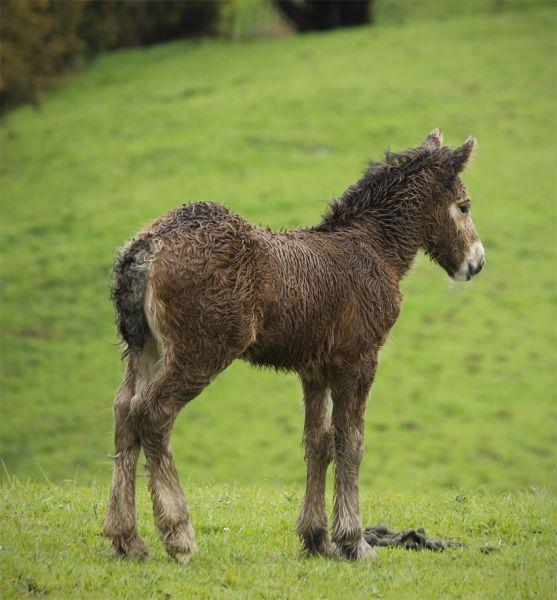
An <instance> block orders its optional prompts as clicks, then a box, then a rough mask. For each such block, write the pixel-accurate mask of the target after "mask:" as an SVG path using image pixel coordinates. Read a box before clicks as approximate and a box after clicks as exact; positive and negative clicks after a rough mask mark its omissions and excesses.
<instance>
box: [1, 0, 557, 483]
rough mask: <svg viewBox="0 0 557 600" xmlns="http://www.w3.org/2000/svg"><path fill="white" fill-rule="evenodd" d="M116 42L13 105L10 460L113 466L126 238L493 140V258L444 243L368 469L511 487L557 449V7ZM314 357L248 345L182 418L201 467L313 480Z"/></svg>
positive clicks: (385, 398)
mask: <svg viewBox="0 0 557 600" xmlns="http://www.w3.org/2000/svg"><path fill="white" fill-rule="evenodd" d="M529 6H530V9H529V10H527V11H526V10H522V11H507V12H505V11H503V12H500V13H497V14H495V15H490V16H489V18H486V17H485V15H482V14H480V15H478V16H472V15H465V16H461V17H459V18H458V19H454V20H445V21H443V22H438V21H427V20H418V21H417V22H416V23H414V24H409V23H407V24H406V25H405V26H396V25H384V26H381V27H379V26H378V27H376V28H361V29H357V30H353V31H343V32H338V33H331V34H326V35H311V36H304V37H291V38H286V39H282V40H272V41H262V42H258V43H252V44H248V43H243V44H233V45H230V44H225V43H223V42H215V41H208V42H199V43H182V42H178V43H172V44H168V45H164V46H159V47H152V48H149V49H146V50H130V51H123V52H116V53H113V54H110V55H106V56H102V57H101V58H100V59H99V60H97V61H96V62H95V64H94V65H93V66H92V68H91V69H90V70H89V71H87V72H86V73H85V74H83V75H82V76H80V77H77V78H75V79H72V80H69V81H68V82H67V84H66V85H64V86H63V87H61V88H60V89H58V90H55V91H53V92H52V93H50V94H48V95H47V96H46V98H45V101H44V104H43V106H42V107H41V108H40V110H36V109H34V108H31V107H28V108H22V109H20V110H18V111H16V112H14V113H12V114H10V115H9V116H8V118H7V119H6V120H5V122H4V124H3V125H2V149H3V157H2V178H3V179H2V199H3V209H2V252H3V262H2V283H3V292H2V315H1V317H2V456H3V459H4V461H5V463H6V466H7V468H8V471H9V472H10V473H13V474H16V475H18V476H23V477H32V478H37V477H42V473H43V472H44V473H45V474H46V475H47V476H48V477H49V478H50V479H53V480H62V479H77V480H78V481H79V482H83V483H86V482H90V481H92V480H101V481H107V480H108V478H109V474H110V469H111V464H110V461H109V460H108V459H107V458H106V455H107V453H109V452H110V451H111V448H112V443H111V429H112V398H113V394H114V392H115V389H116V388H117V386H118V383H119V380H120V378H121V374H122V365H121V363H120V360H119V351H118V348H117V347H116V337H115V330H114V326H113V312H112V307H111V305H110V303H109V300H108V290H109V285H110V270H111V263H112V260H113V254H114V249H115V248H116V247H117V246H118V245H119V244H121V243H122V241H123V240H125V239H128V238H130V237H131V236H132V235H133V234H134V233H135V232H136V231H137V230H138V228H139V227H141V226H142V225H144V224H145V223H147V222H148V221H149V220H151V219H153V218H155V217H156V216H158V215H159V214H161V213H162V212H163V211H165V210H168V209H170V208H171V207H173V206H176V205H178V204H180V203H182V202H188V201H191V200H195V199H209V200H218V201H220V202H222V203H225V204H226V205H227V206H229V207H230V208H232V209H233V210H235V211H237V212H239V213H240V214H241V215H243V216H245V217H246V218H247V219H249V220H251V221H253V222H256V223H262V224H268V225H271V226H274V227H296V226H299V225H303V224H311V223H314V222H316V221H317V220H318V219H319V217H320V214H321V213H322V212H323V211H324V208H325V204H326V202H327V201H328V200H329V199H330V198H331V197H332V196H333V195H335V194H339V193H341V192H342V191H343V190H344V189H345V187H346V186H347V185H348V184H350V183H351V182H352V181H354V180H355V179H356V178H357V177H358V176H359V174H360V172H361V170H362V169H363V168H364V166H365V162H366V160H367V159H369V158H370V157H379V156H381V153H382V151H383V148H384V147H385V146H387V145H390V146H391V147H392V148H393V149H398V148H406V147H408V146H410V145H414V144H417V143H419V142H420V141H421V140H422V139H423V137H424V136H425V135H426V134H427V133H428V132H429V131H430V130H431V129H432V128H433V127H435V126H440V127H442V128H444V130H445V134H446V139H447V141H448V142H449V143H453V144H457V143H461V142H462V141H463V140H464V138H465V137H466V135H468V134H469V133H473V134H474V135H476V136H477V138H478V140H479V148H480V149H479V152H478V156H477V159H476V160H475V164H474V165H473V166H472V168H471V169H470V171H469V172H468V173H467V174H466V177H465V179H466V183H467V185H468V188H469V191H470V193H471V195H472V197H473V198H474V199H475V206H474V218H475V222H476V224H477V226H478V228H479V231H480V233H481V234H482V238H483V242H484V245H485V247H486V251H487V259H488V266H487V268H486V269H485V272H483V273H482V274H481V276H480V277H479V278H478V279H477V280H475V281H474V282H472V283H471V284H469V285H462V286H456V285H454V286H453V285H447V283H446V281H447V279H446V276H445V275H444V273H443V272H442V271H441V270H440V269H439V268H438V267H435V266H434V265H431V264H429V263H428V262H427V261H426V259H425V258H423V257H420V259H419V260H418V261H417V264H416V268H415V269H414V271H413V272H412V274H411V275H410V276H409V277H408V278H407V280H406V281H405V282H404V285H403V289H404V292H405V295H406V301H405V304H404V306H403V309H402V314H401V317H400V319H399V322H398V323H397V324H396V326H395V328H394V330H393V333H392V336H391V339H390V341H389V343H388V345H387V346H386V348H385V350H384V352H383V355H382V357H381V364H380V370H379V375H378V379H377V382H376V385H375V387H374V389H373V392H372V399H371V401H370V405H369V411H368V419H367V454H366V458H365V460H364V464H363V469H362V477H363V481H364V484H365V485H374V486H376V487H377V488H378V489H384V488H386V487H388V488H390V489H398V490H403V489H406V488H407V487H408V485H412V487H413V488H415V487H424V488H428V489H431V488H458V487H466V488H475V487H478V486H483V487H485V488H486V489H488V490H490V491H504V490H509V489H514V488H516V487H524V486H528V485H534V486H540V485H546V484H547V483H548V481H549V480H550V478H551V476H552V470H553V469H554V465H555V462H554V461H555V453H554V452H553V450H552V449H554V448H555V411H554V409H555V402H554V401H555V386H556V376H555V364H556V348H557V346H556V344H555V337H556V335H555V334H556V331H555V330H556V328H555V304H554V300H555V288H556V286H555V258H556V252H555V250H556V248H555V227H556V222H557V221H556V203H555V198H556V180H555V168H556V164H557V161H556V144H555V136H554V135H550V134H549V132H550V131H551V130H552V129H554V127H555V121H556V119H555V106H556V90H557V82H556V71H555V59H554V57H555V53H556V47H555V46H556V43H555V41H556V36H555V30H556V23H555V9H554V7H553V8H547V7H544V6H540V7H538V8H536V4H532V3H530V4H529ZM300 399H301V395H300V391H299V387H298V383H297V381H296V379H295V377H294V376H285V375H276V374H274V373H269V372H258V371H255V370H251V369H250V368H248V366H246V365H244V364H235V365H233V366H232V367H231V368H230V369H229V370H228V371H226V372H225V373H224V374H223V375H222V376H221V377H220V378H219V379H218V380H217V381H216V382H215V383H214V385H212V386H211V387H210V388H209V389H207V390H206V392H205V393H204V394H203V395H202V396H201V397H200V398H198V399H197V400H196V401H195V402H193V403H192V404H191V405H190V406H189V407H188V409H187V411H185V412H184V413H183V414H182V415H181V416H180V418H179V420H178V423H177V426H176V428H175V435H174V441H173V445H174V449H175V453H176V455H177V459H178V465H179V468H180V469H182V471H183V473H184V475H185V476H187V477H191V478H192V479H193V480H195V481H216V482H224V481H228V482H239V483H253V482H263V481H267V482H271V483H272V482H275V483H287V484H296V483H300V482H302V481H303V477H304V469H303V462H302V459H301V453H300V450H299V440H300V432H301V427H302V410H301V403H300Z"/></svg>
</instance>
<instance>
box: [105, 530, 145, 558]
mask: <svg viewBox="0 0 557 600" xmlns="http://www.w3.org/2000/svg"><path fill="white" fill-rule="evenodd" d="M112 553H113V554H114V556H116V557H118V558H136V559H138V560H145V559H146V558H147V556H149V549H148V548H147V544H146V543H145V542H144V541H143V539H142V538H140V537H139V535H137V534H133V535H131V536H125V537H116V538H113V540H112Z"/></svg>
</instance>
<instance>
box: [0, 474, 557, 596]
mask: <svg viewBox="0 0 557 600" xmlns="http://www.w3.org/2000/svg"><path fill="white" fill-rule="evenodd" d="M106 494H107V490H106V489H105V488H103V487H101V488H99V487H81V488H77V487H75V486H74V485H73V484H70V485H64V486H60V487H56V486H47V485H40V484H28V485H22V484H16V485H15V486H14V487H13V488H11V487H10V486H8V485H6V486H5V487H4V489H3V490H2V491H1V492H0V498H1V503H0V507H1V508H0V531H2V539H1V544H2V550H1V551H0V573H2V577H0V594H1V595H2V597H3V598H11V597H18V596H20V595H21V596H23V595H26V592H29V591H34V593H35V594H44V593H48V597H49V598H58V597H73V596H76V595H77V594H79V597H89V598H166V599H168V598H192V597H194V598H211V599H214V598H221V597H231V596H234V597H245V598H331V599H332V598H343V597H347V598H359V597H361V598H424V597H427V598H446V597H451V598H466V599H468V598H490V599H491V598H521V597H522V598H532V597H537V598H549V597H551V595H552V593H553V592H554V590H555V586H556V585H557V578H556V574H555V569H554V568H553V567H554V565H553V564H552V544H553V543H554V535H555V530H554V525H555V522H556V521H555V519H556V518H557V514H556V511H555V502H554V500H551V498H550V497H549V496H547V495H544V494H530V493H528V494H520V495H501V496H485V495H482V494H475V495H471V496H469V497H456V498H455V496H454V495H450V494H449V493H445V492H442V493H436V494H435V495H430V496H428V495H420V496H419V497H417V496H415V495H412V494H408V493H407V494H402V493H391V494H386V495H366V496H365V497H364V499H363V502H362V509H363V516H364V522H366V523H371V522H373V523H377V522H385V523H387V524H389V525H390V526H391V527H393V528H394V527H405V526H410V525H413V526H414V527H418V526H419V525H423V526H424V527H425V529H426V531H427V532H428V533H429V535H445V536H451V537H452V538H453V539H459V540H462V541H465V542H467V543H468V545H469V547H468V548H465V549H458V550H451V551H449V552H446V553H444V554H435V553H431V552H417V553H415V552H406V551H404V550H398V549H397V550H389V549H383V548H380V549H378V551H377V553H378V559H377V561H375V562H374V563H373V564H372V565H361V564H360V565H355V564H349V563H345V562H340V561H329V560H325V559H311V560H305V559H303V558H301V557H300V555H299V553H298V545H297V540H296V537H295V535H294V533H293V532H292V527H293V523H294V519H295V515H296V510H297V506H298V503H299V501H300V492H299V490H296V491H293V490H291V489H284V488H278V487H277V488H271V489H267V490H264V489H261V488H260V487H258V488H253V487H243V488H234V487H229V486H226V485H219V486H202V487H196V488H195V490H194V491H192V493H191V494H190V501H191V502H190V503H191V506H192V509H193V513H194V516H195V523H196V527H197V535H198V542H199V544H200V553H199V554H198V555H197V556H196V557H195V559H194V560H193V561H192V562H190V564H189V565H188V566H187V567H181V566H179V565H177V564H175V563H174V562H172V561H171V560H170V559H169V558H168V557H167V556H166V555H165V553H164V550H163V548H162V544H161V543H160V541H159V540H158V539H157V537H156V534H155V532H154V527H153V525H152V519H151V516H150V509H149V505H148V500H147V498H146V495H145V494H141V495H140V498H139V518H140V530H141V532H142V533H143V534H144V535H145V537H146V541H147V543H148V544H149V546H150V549H151V555H150V557H149V559H148V562H147V563H146V564H145V565H143V564H140V563H137V562H130V561H121V560H120V561H118V560H114V559H112V558H111V557H110V555H109V553H108V551H107V542H106V540H104V539H102V538H100V537H99V531H100V526H101V518H102V514H103V511H104V504H105V500H106ZM552 523H553V526H552ZM61 540H63V541H64V542H63V543H61ZM484 544H490V545H493V546H495V547H497V548H499V550H500V552H497V553H493V554H482V553H481V552H480V550H479V549H480V548H481V547H482V546H483V545H484Z"/></svg>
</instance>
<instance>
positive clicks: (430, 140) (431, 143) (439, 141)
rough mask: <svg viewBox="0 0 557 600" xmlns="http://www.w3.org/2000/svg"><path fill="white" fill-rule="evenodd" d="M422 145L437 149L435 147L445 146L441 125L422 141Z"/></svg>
mask: <svg viewBox="0 0 557 600" xmlns="http://www.w3.org/2000/svg"><path fill="white" fill-rule="evenodd" d="M422 146H424V147H427V148H431V149H432V150H435V148H441V147H442V146H443V134H442V133H441V130H440V129H439V127H438V128H437V129H434V130H433V131H432V132H431V133H430V134H429V135H428V136H427V137H426V139H425V140H424V141H423V142H422Z"/></svg>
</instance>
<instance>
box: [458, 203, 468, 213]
mask: <svg viewBox="0 0 557 600" xmlns="http://www.w3.org/2000/svg"><path fill="white" fill-rule="evenodd" d="M458 210H459V211H460V212H461V213H462V214H463V215H465V214H466V213H468V212H470V205H469V204H460V205H459V207H458Z"/></svg>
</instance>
